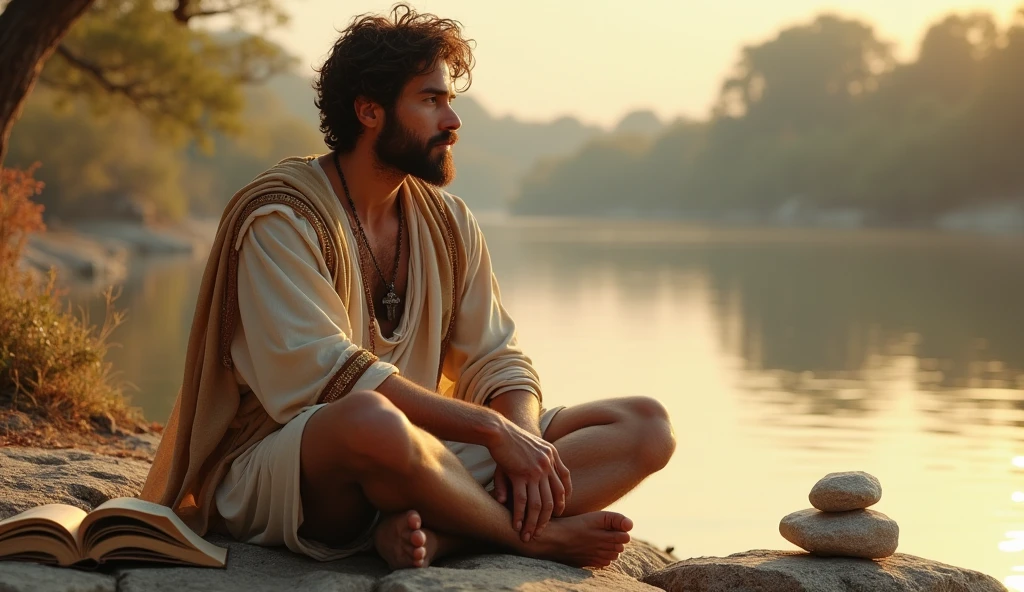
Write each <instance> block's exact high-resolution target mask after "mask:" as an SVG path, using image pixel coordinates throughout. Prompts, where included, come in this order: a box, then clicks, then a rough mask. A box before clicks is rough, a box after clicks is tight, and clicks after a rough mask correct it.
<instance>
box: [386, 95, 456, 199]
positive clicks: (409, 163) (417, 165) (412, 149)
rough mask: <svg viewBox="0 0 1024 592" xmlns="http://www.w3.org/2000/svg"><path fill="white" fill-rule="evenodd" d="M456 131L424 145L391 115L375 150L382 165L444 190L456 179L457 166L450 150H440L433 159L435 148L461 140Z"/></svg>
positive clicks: (395, 116) (440, 135)
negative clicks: (432, 153)
mask: <svg viewBox="0 0 1024 592" xmlns="http://www.w3.org/2000/svg"><path fill="white" fill-rule="evenodd" d="M458 137H459V136H458V134H456V133H455V132H454V131H444V132H441V133H440V134H437V135H436V136H433V137H432V138H430V139H429V140H426V141H421V140H420V139H419V138H417V137H416V134H414V133H413V131H412V130H410V129H409V128H407V127H405V126H404V125H402V122H401V121H399V120H398V117H397V115H396V114H395V113H394V112H393V111H391V112H388V113H387V116H386V117H385V119H384V129H382V130H381V133H380V135H379V136H377V141H376V143H375V144H374V150H375V152H376V153H377V159H378V160H380V162H381V164H383V165H385V166H387V167H391V168H394V169H397V170H398V171H400V172H402V173H404V174H406V175H412V176H414V177H418V178H420V179H422V180H423V181H426V182H427V183H430V184H431V185H436V186H438V187H444V186H445V185H448V184H449V183H451V182H452V179H454V178H455V162H454V160H453V159H452V152H451V150H441V151H440V154H438V155H436V156H432V155H431V152H432V151H433V150H434V148H435V147H436V146H440V145H442V144H446V143H449V142H451V141H452V140H457V139H458Z"/></svg>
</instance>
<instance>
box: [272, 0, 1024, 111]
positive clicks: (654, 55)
mask: <svg viewBox="0 0 1024 592" xmlns="http://www.w3.org/2000/svg"><path fill="white" fill-rule="evenodd" d="M393 4H394V2H391V1H381V0H358V1H356V2H346V3H344V4H339V3H335V2H330V1H329V0H303V1H301V2H292V3H288V4H287V5H286V7H285V10H286V11H287V12H288V13H289V15H290V17H291V21H290V23H289V24H288V25H287V26H286V27H281V28H277V29H274V30H271V31H270V32H269V37H270V38H271V39H273V40H275V41H276V42H278V43H280V44H282V45H283V46H284V47H286V48H287V49H288V50H289V51H291V52H292V53H294V54H295V55H296V56H297V57H298V59H299V64H300V68H301V69H302V70H303V71H304V72H305V73H308V74H310V75H311V74H312V68H313V67H315V66H318V65H319V64H320V63H321V61H322V59H323V56H324V55H325V54H326V52H327V50H328V49H329V48H330V45H331V43H332V42H333V40H334V39H335V38H336V36H337V30H339V29H342V28H344V27H345V26H346V25H347V24H348V23H349V21H350V20H351V19H352V17H353V16H355V15H358V14H362V13H365V12H377V13H382V12H386V11H388V10H389V9H390V7H391V6H392V5H393ZM411 4H412V5H413V6H414V7H415V8H416V9H418V10H420V11H423V12H432V13H434V14H437V15H439V16H443V17H448V18H454V19H456V20H459V21H460V22H461V23H462V24H463V26H464V28H465V32H466V35H467V36H468V37H471V38H473V39H474V40H475V41H476V43H477V48H476V58H477V66H476V69H475V71H474V82H473V86H472V88H471V89H470V90H469V91H468V94H467V96H472V97H473V98H474V99H475V100H477V101H479V102H480V103H481V104H482V105H483V106H484V107H485V108H487V109H488V110H489V111H490V112H491V113H492V114H493V115H496V116H499V117H501V116H513V117H516V118H517V119H521V120H526V121H546V120H552V119H556V118H558V117H563V116H571V117H575V118H577V119H579V120H581V121H583V122H584V123H587V124H596V125H600V126H603V127H610V126H613V125H614V124H615V123H616V122H618V121H619V120H620V119H621V118H622V117H623V116H625V115H627V114H628V113H630V112H633V111H637V110H652V111H654V112H655V113H656V114H657V115H658V116H659V118H661V119H662V120H663V121H671V120H674V119H676V118H678V117H686V118H691V119H703V118H705V117H706V116H707V115H708V112H709V110H710V108H711V106H712V104H713V103H714V101H715V99H716V98H717V96H718V91H719V88H720V86H721V83H722V80H723V79H724V78H725V77H726V76H727V75H728V74H729V72H730V71H731V69H732V68H733V66H734V65H735V64H736V61H737V59H738V57H739V54H740V50H741V49H742V47H743V46H744V45H749V44H757V43H760V42H763V41H766V40H769V39H772V38H774V37H775V35H776V34H777V33H778V32H779V31H780V30H781V29H783V28H785V27H788V26H792V25H796V24H799V23H806V22H809V21H811V20H812V19H813V18H814V17H815V16H817V15H819V14H821V13H824V12H833V13H836V14H839V15H840V16H843V17H846V18H857V19H860V20H863V21H866V22H868V23H869V24H871V25H873V26H874V27H875V31H876V34H877V35H878V36H879V38H881V39H883V40H886V41H891V42H893V43H894V44H895V46H896V48H895V49H896V55H897V57H899V58H900V59H901V60H909V59H913V58H914V56H915V55H916V52H917V46H918V44H919V43H920V40H921V38H922V36H923V35H924V33H925V31H927V29H928V27H930V26H931V25H932V24H934V23H936V22H937V21H939V20H940V19H941V18H942V17H944V16H945V15H946V14H949V13H951V12H958V13H965V12H970V11H974V10H985V11H989V12H991V13H992V14H993V16H994V17H995V18H996V20H997V22H999V23H1000V24H1002V25H1005V24H1006V23H1008V22H1009V20H1010V18H1011V17H1012V15H1013V14H1014V12H1015V10H1016V8H1018V7H1021V6H1024V3H1022V2H1021V1H1020V0H990V1H987V2H970V1H963V0H929V1H928V2H927V7H924V4H925V3H923V2H906V3H892V2H884V1H883V0H833V1H831V2H822V1H821V0H782V1H780V2H774V3H755V2H742V3H740V2H730V3H716V4H714V5H712V4H708V3H697V4H689V3H679V2H672V1H671V0H643V1H641V2H632V3H630V4H629V5H628V6H629V10H628V11H624V10H622V6H623V5H622V4H619V3H611V2H587V3H586V4H581V3H578V2H563V3H557V4H554V3H546V2H541V1H539V0H523V1H521V2H518V3H516V5H515V8H514V9H511V8H508V7H507V6H503V7H499V6H498V5H496V4H494V3H484V2H471V1H469V0H418V1H412V2H411Z"/></svg>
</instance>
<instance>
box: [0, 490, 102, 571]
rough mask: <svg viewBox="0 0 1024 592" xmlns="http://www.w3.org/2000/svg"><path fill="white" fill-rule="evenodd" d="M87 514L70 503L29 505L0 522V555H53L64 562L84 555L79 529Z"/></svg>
mask: <svg viewBox="0 0 1024 592" xmlns="http://www.w3.org/2000/svg"><path fill="white" fill-rule="evenodd" d="M85 516H86V513H85V512H84V511H82V510H80V509H79V508H76V507H74V506H69V505H67V504H46V505H42V506H36V507H35V508H29V509H28V510H25V511H24V512H22V513H20V514H16V515H14V516H11V517H10V518H7V519H5V520H2V521H0V555H2V556H6V557H12V558H13V556H21V555H25V554H33V553H45V554H47V555H50V556H53V557H54V558H55V559H56V560H57V562H59V563H60V564H61V565H69V564H71V563H74V562H75V561H77V560H78V559H79V558H81V544H80V541H79V540H78V529H79V526H80V525H81V523H82V520H83V519H84V518H85Z"/></svg>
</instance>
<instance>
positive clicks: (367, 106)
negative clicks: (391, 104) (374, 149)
mask: <svg viewBox="0 0 1024 592" xmlns="http://www.w3.org/2000/svg"><path fill="white" fill-rule="evenodd" d="M353 107H354V108H355V112H356V118H358V119H359V122H360V123H362V124H363V125H364V126H366V127H367V128H369V129H377V128H379V127H382V126H383V125H384V108H383V107H381V106H380V104H379V103H376V102H374V101H371V100H370V99H367V98H366V97H356V101H355V104H354V105H353Z"/></svg>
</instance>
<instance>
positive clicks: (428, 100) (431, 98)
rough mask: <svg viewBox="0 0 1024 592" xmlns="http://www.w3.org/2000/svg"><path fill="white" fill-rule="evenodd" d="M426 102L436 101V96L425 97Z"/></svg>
mask: <svg viewBox="0 0 1024 592" xmlns="http://www.w3.org/2000/svg"><path fill="white" fill-rule="evenodd" d="M427 102H428V103H436V102H437V97H427Z"/></svg>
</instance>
